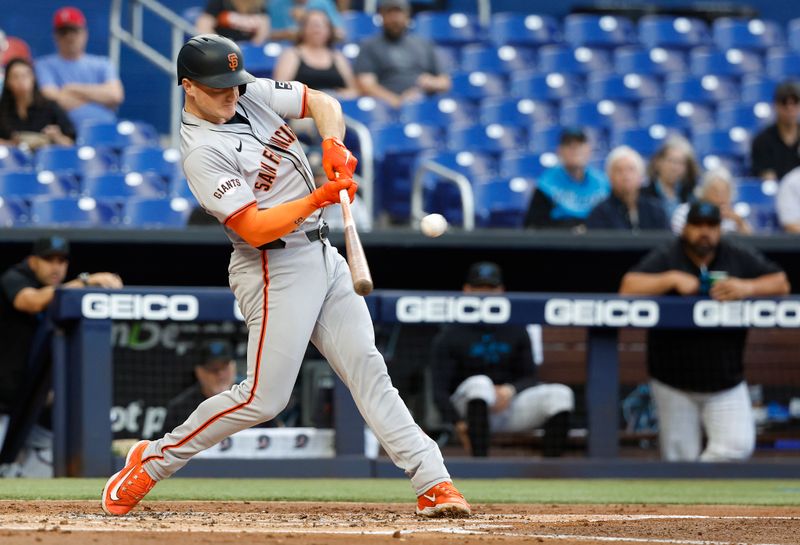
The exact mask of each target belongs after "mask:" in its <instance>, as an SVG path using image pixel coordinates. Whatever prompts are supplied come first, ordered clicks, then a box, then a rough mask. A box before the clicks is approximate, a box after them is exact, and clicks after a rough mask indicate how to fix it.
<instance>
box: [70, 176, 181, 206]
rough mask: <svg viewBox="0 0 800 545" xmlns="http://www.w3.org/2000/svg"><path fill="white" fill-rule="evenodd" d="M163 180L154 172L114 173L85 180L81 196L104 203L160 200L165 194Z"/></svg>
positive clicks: (165, 187)
mask: <svg viewBox="0 0 800 545" xmlns="http://www.w3.org/2000/svg"><path fill="white" fill-rule="evenodd" d="M166 190H167V186H166V184H165V183H164V180H162V179H161V177H160V176H159V175H158V174H157V173H155V172H144V173H142V172H127V173H122V172H115V173H112V174H102V175H100V176H94V177H91V178H87V179H86V180H85V181H84V183H83V194H84V195H85V196H87V197H93V198H95V199H100V200H104V201H109V202H110V201H114V202H118V201H123V200H126V199H129V198H131V197H151V198H161V197H164V196H165V194H166Z"/></svg>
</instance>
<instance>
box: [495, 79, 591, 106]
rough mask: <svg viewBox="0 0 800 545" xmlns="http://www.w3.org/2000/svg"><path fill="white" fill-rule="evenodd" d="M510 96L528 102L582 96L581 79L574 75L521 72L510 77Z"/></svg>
mask: <svg viewBox="0 0 800 545" xmlns="http://www.w3.org/2000/svg"><path fill="white" fill-rule="evenodd" d="M510 86H511V95H512V96H514V97H518V98H527V99H530V100H550V101H555V100H561V99H564V98H571V97H574V96H581V95H582V94H583V82H582V78H579V77H578V76H576V75H574V74H560V73H552V74H540V73H538V72H522V73H519V74H513V75H512V76H511V84H510Z"/></svg>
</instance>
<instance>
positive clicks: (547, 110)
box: [479, 97, 558, 127]
mask: <svg viewBox="0 0 800 545" xmlns="http://www.w3.org/2000/svg"><path fill="white" fill-rule="evenodd" d="M479 117H480V122H481V123H484V124H486V125H488V124H490V123H500V124H501V125H518V126H520V127H530V126H533V125H552V124H553V123H555V122H556V121H557V120H558V108H557V107H556V106H554V105H553V103H552V102H547V101H541V100H531V99H529V98H509V97H502V98H501V97H497V98H487V99H485V100H483V101H481V106H480V116H479Z"/></svg>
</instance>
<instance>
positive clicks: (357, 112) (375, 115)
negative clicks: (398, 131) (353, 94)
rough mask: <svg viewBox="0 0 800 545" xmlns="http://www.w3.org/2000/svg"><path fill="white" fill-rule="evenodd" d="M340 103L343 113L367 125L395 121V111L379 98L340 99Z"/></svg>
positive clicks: (372, 125)
mask: <svg viewBox="0 0 800 545" xmlns="http://www.w3.org/2000/svg"><path fill="white" fill-rule="evenodd" d="M340 103H341V105H342V113H344V115H346V116H347V117H351V118H353V119H355V120H356V121H360V122H361V123H364V124H365V125H367V126H371V127H374V126H377V125H387V124H389V123H394V122H395V121H397V111H396V110H395V109H394V108H392V107H391V106H390V105H389V104H388V103H386V102H384V101H382V100H380V99H375V98H372V97H359V98H351V99H346V100H341V101H340Z"/></svg>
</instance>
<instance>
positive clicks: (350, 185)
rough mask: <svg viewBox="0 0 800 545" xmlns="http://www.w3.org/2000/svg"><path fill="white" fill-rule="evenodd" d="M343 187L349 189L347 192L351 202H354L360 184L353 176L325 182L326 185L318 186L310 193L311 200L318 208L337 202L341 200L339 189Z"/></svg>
mask: <svg viewBox="0 0 800 545" xmlns="http://www.w3.org/2000/svg"><path fill="white" fill-rule="evenodd" d="M342 189H346V190H347V194H348V195H350V202H353V199H354V198H355V196H356V190H357V189H358V184H357V183H356V182H354V181H353V179H352V178H339V179H337V180H331V181H329V182H325V185H323V186H322V187H318V188H317V189H315V190H314V192H313V193H312V194H311V195H310V197H311V202H312V203H314V206H316V207H317V208H322V207H323V206H328V205H330V204H333V203H337V202H339V191H341V190H342Z"/></svg>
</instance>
